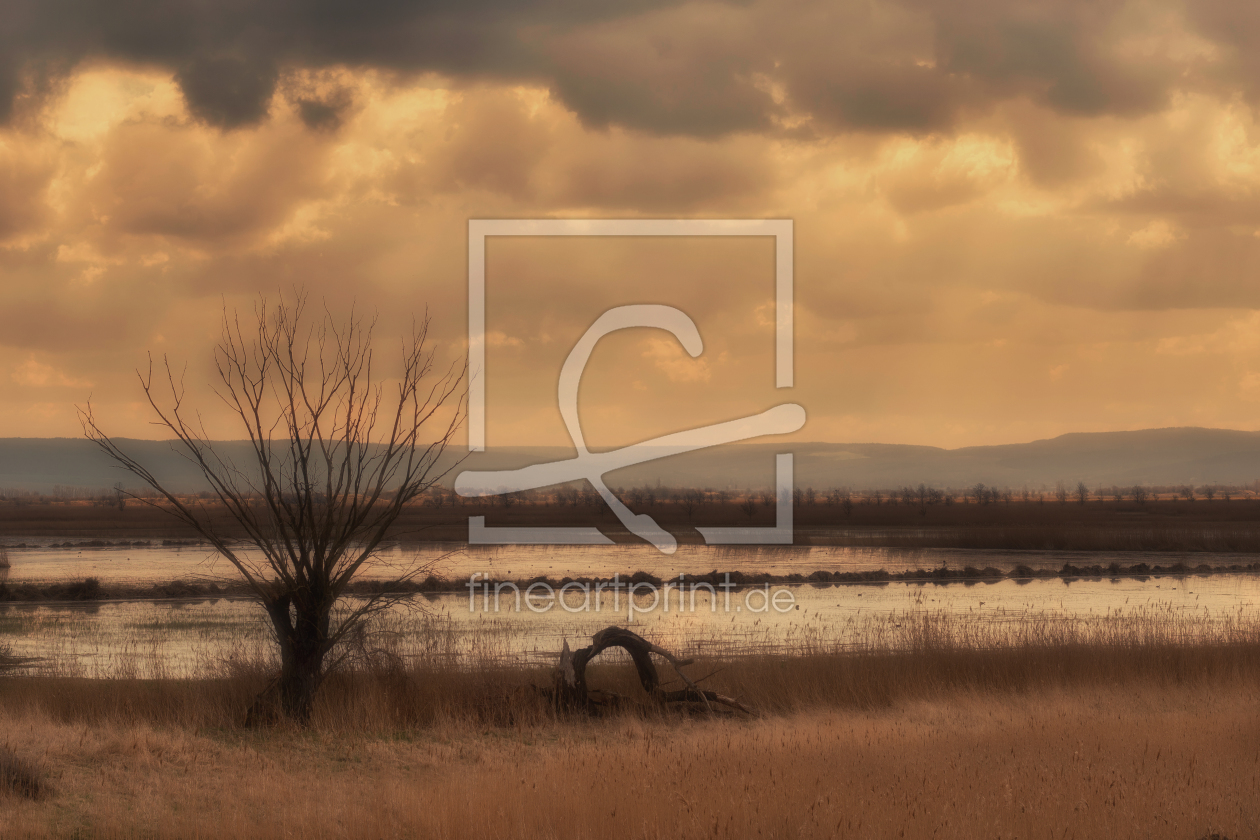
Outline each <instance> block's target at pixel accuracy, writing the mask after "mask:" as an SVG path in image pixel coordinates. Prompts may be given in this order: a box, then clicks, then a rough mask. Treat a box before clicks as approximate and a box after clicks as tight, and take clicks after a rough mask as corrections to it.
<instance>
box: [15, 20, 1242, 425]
mask: <svg viewBox="0 0 1260 840" xmlns="http://www.w3.org/2000/svg"><path fill="white" fill-rule="evenodd" d="M4 17H5V23H4V26H3V28H2V29H0V388H2V389H3V395H4V396H3V399H0V437H51V436H77V435H80V434H81V430H80V426H79V421H78V419H77V414H76V410H75V406H76V404H77V405H82V404H84V403H85V402H86V401H87V400H89V399H90V400H91V402H92V404H93V406H94V409H95V411H96V414H97V417H98V420H99V421H100V422H101V425H102V427H103V428H104V429H105V430H106V431H108V432H110V433H112V434H115V435H120V436H130V437H162V436H163V434H162V430H161V429H160V428H158V427H155V426H153V425H151V422H150V421H151V420H152V415H151V412H150V410H149V409H148V407H147V405H146V404H145V403H144V402H143V399H142V397H143V395H142V392H141V390H140V387H139V384H138V382H137V379H136V370H137V368H140V369H144V368H146V367H147V365H148V359H149V354H153V356H154V358H156V359H158V360H159V362H160V360H161V359H162V357H163V356H166V357H168V358H169V359H171V361H172V364H173V365H174V366H175V369H176V370H177V371H182V375H183V379H184V382H185V383H186V385H187V387H188V389H189V400H190V403H191V404H192V405H195V406H196V407H199V408H201V409H202V410H203V411H204V412H205V414H204V416H205V417H206V419H207V424H208V427H209V429H210V430H211V432H212V433H214V434H215V435H216V436H221V437H239V436H240V434H239V430H237V429H236V428H235V427H234V426H233V425H232V423H231V418H230V417H229V416H227V415H225V414H224V412H223V411H222V410H221V409H220V408H219V407H218V404H217V403H216V402H215V400H214V397H213V395H212V394H211V393H210V392H209V391H208V390H207V387H208V385H209V383H211V382H212V380H213V378H214V370H213V367H212V364H211V358H212V348H213V346H214V344H215V342H216V340H218V337H219V330H220V323H221V319H222V314H223V311H224V310H225V309H226V310H228V311H239V312H244V313H248V312H250V311H251V310H252V307H253V306H254V305H255V303H256V301H257V300H258V298H259V296H260V295H265V296H267V297H268V298H270V299H272V300H274V299H275V298H276V297H277V296H278V295H281V294H286V293H291V292H292V290H294V289H303V290H305V291H306V293H307V294H308V295H309V296H310V298H311V300H313V301H316V302H317V304H318V307H317V308H322V307H326V308H327V309H328V311H330V312H332V313H334V315H335V316H337V317H341V316H342V315H344V313H347V312H349V310H350V307H351V306H352V305H353V306H354V307H355V311H356V312H358V313H360V314H363V315H365V316H366V317H375V318H376V319H377V323H376V328H375V330H376V331H375V337H376V342H377V352H378V356H379V358H380V360H381V362H380V365H379V366H378V373H379V375H381V376H384V377H386V378H388V376H389V375H390V370H391V368H390V364H389V359H391V358H393V357H394V356H396V355H397V354H396V348H397V345H398V340H399V338H400V337H401V336H402V335H403V334H404V333H405V332H406V331H407V330H408V329H409V327H410V324H411V322H412V320H413V319H418V318H423V317H424V315H425V313H426V312H427V313H428V315H429V317H430V318H431V319H432V329H431V333H430V339H431V341H432V346H433V349H434V351H435V354H436V358H437V359H438V361H439V362H440V363H441V364H449V363H455V364H459V363H460V362H461V360H462V358H463V354H464V353H465V350H466V346H467V326H466V317H467V302H466V301H467V249H468V243H467V226H468V220H469V219H486V218H637V217H646V218H782V219H791V220H793V222H794V245H795V261H794V268H795V292H796V293H795V369H796V371H795V387H793V388H791V389H783V390H778V389H776V388H775V387H774V374H773V372H774V361H773V346H774V345H773V341H774V335H773V324H774V317H775V313H774V307H773V299H774V297H773V283H774V276H773V271H774V251H773V246H772V244H771V243H770V241H769V240H767V239H764V238H762V239H759V238H748V239H741V240H733V239H727V238H702V239H691V240H682V239H678V240H637V241H621V240H616V241H614V240H610V239H586V240H580V241H579V240H574V239H564V240H560V239H530V238H512V239H496V240H491V242H490V244H489V246H488V251H487V256H486V265H487V269H486V272H487V274H486V276H487V280H486V283H487V304H486V305H487V329H488V335H487V344H488V355H487V365H486V369H485V371H483V372H482V375H484V377H485V383H486V391H487V440H488V443H489V444H490V445H491V446H494V445H496V444H497V445H509V444H510V445H526V444H536V445H560V444H565V443H567V442H568V438H567V435H566V432H565V430H564V427H563V425H562V423H561V419H560V415H559V411H558V409H557V406H556V390H555V389H556V381H557V376H558V373H559V369H560V366H561V364H562V363H563V361H564V358H565V356H566V355H567V353H568V352H569V349H570V348H571V347H572V346H573V345H574V343H575V342H576V341H577V340H578V338H579V337H580V336H581V335H582V333H583V332H584V331H585V330H586V328H587V327H589V326H590V324H591V323H592V322H593V321H594V320H595V319H596V318H597V317H598V316H599V315H600V314H601V313H602V312H603V311H605V310H606V309H608V308H610V307H613V306H618V305H623V304H627V303H661V304H667V305H671V306H676V307H678V308H680V309H682V310H683V311H684V312H686V313H687V315H688V316H690V317H691V318H692V319H693V321H694V322H695V324H696V325H697V327H698V328H699V330H700V333H701V335H702V336H703V338H704V341H705V347H704V352H703V353H702V354H701V355H700V356H699V357H698V358H695V359H692V358H691V357H689V356H688V355H687V354H686V353H685V352H684V351H683V350H682V348H681V347H680V346H679V345H678V343H677V342H676V341H674V340H673V339H672V338H671V337H670V336H669V335H668V334H666V333H663V332H660V331H651V330H637V331H633V332H625V333H620V334H616V335H613V336H610V337H608V338H606V339H604V341H602V342H601V343H600V345H599V347H598V348H597V350H596V352H595V354H594V355H593V357H592V359H591V362H590V364H589V365H588V367H587V370H586V373H585V377H584V379H583V388H582V391H581V401H580V406H581V412H582V422H583V429H584V431H585V434H586V436H587V438H588V440H589V442H590V443H591V444H592V445H593V446H596V447H603V446H620V445H625V444H628V443H632V442H635V441H637V440H642V439H645V438H648V437H652V436H654V435H658V434H664V433H667V432H673V431H679V430H682V429H687V428H691V427H695V426H703V425H707V424H710V423H716V422H719V421H724V420H730V419H733V418H737V417H742V416H746V415H749V414H753V413H756V412H758V411H762V410H764V409H766V408H768V407H770V406H772V405H776V404H778V403H782V402H788V401H791V402H796V403H799V404H800V405H802V406H804V407H805V409H806V412H807V414H808V420H807V422H806V425H805V427H804V428H803V429H802V430H801V431H800V432H798V433H796V435H795V437H796V439H799V440H810V441H835V442H886V443H910V444H924V445H932V446H943V447H950V448H954V447H960V446H972V445H982V444H995V443H1014V442H1021V441H1028V440H1034V439H1040V438H1047V437H1053V436H1055V435H1058V434H1062V433H1065V432H1075V431H1111V430H1124V429H1139V428H1152V427H1167V426H1207V427H1220V428H1236V429H1248V430H1253V429H1257V428H1260V419H1258V417H1260V415H1258V412H1260V275H1258V274H1257V269H1258V268H1260V191H1258V189H1260V145H1258V144H1260V125H1258V124H1257V110H1256V109H1257V104H1258V103H1260V6H1257V5H1256V4H1254V3H1251V2H1245V1H1244V0H1197V1H1196V2H1192V3H1191V2H1186V3H1181V2H1165V0H1145V1H1144V2H1107V0H1102V2H1098V0H1088V2H1086V1H1085V0H1082V1H1081V2H1077V1H1076V0H1059V1H1058V2H1049V1H1048V0H1013V1H1012V0H907V2H891V1H890V0H873V1H872V2H835V0H830V1H828V0H775V2H766V0H739V2H710V0H618V2H611V0H526V1H525V2H501V0H464V1H463V2H458V3H455V2H442V1H441V0H439V2H432V3H424V4H416V3H401V2H396V0H370V1H369V2H363V3H356V4H339V3H332V2H327V1H326V0H324V1H322V2H313V3H297V2H265V3H264V2H257V0H228V1H227V2H219V3H202V2H198V3H193V2H167V1H164V0H151V1H150V2H145V1H144V0H138V2H134V3H128V4H116V3H107V2H104V0H44V1H43V2H41V1H40V0H8V2H7V3H6V4H5V11H4Z"/></svg>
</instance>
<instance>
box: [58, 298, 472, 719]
mask: <svg viewBox="0 0 1260 840" xmlns="http://www.w3.org/2000/svg"><path fill="white" fill-rule="evenodd" d="M254 314H255V316H256V321H257V323H256V325H251V327H250V329H248V330H242V327H241V323H240V318H239V316H238V315H237V314H236V313H231V314H229V312H228V310H226V309H225V310H224V317H223V334H222V339H221V341H220V343H219V344H218V345H217V346H216V348H215V353H214V358H215V362H216V366H217V369H218V380H219V381H218V383H216V385H215V386H214V388H215V392H216V393H217V394H218V396H219V397H220V398H221V399H222V400H223V401H224V403H226V405H227V406H228V408H229V409H230V410H231V411H232V412H233V413H234V414H235V415H236V416H237V417H239V420H240V422H241V424H242V425H243V427H244V431H245V433H246V435H247V437H248V442H249V444H250V450H249V452H250V456H251V458H250V459H249V463H248V467H246V468H242V467H241V466H238V465H237V464H236V463H234V462H233V461H232V460H231V459H230V458H228V457H227V455H226V453H224V452H222V451H216V448H215V445H214V444H213V443H212V442H211V440H210V438H209V436H208V435H207V432H206V429H205V427H204V425H203V424H202V421H201V417H200V414H199V413H197V412H195V411H193V410H191V409H190V408H189V407H188V406H187V405H186V402H185V396H186V395H185V391H184V383H183V381H182V377H177V376H176V375H175V374H174V373H173V371H172V369H171V364H170V361H169V359H166V358H165V357H164V358H163V368H164V372H165V376H164V378H165V383H164V384H159V383H158V382H155V380H154V374H153V364H152V361H150V365H149V370H148V372H147V373H141V372H139V371H137V376H138V377H139V379H140V385H141V388H142V389H143V390H144V394H145V397H146V398H147V399H148V401H149V405H150V407H151V408H152V410H153V411H154V413H155V414H156V416H157V418H158V419H157V421H156V422H157V423H158V425H161V426H164V427H166V429H168V430H169V431H170V432H171V433H172V434H173V435H174V436H175V441H174V442H173V445H174V446H176V448H177V449H179V450H180V451H181V453H182V454H183V455H184V456H185V457H186V458H187V459H188V460H190V461H191V462H192V463H193V464H195V465H196V466H197V467H198V468H199V469H200V471H201V474H202V476H203V477H204V479H205V481H206V482H207V484H208V485H209V486H210V488H211V490H212V491H213V494H212V503H217V505H218V506H220V507H219V509H220V510H221V511H226V513H227V514H228V517H227V518H228V519H230V520H231V521H232V523H233V524H234V525H235V527H236V528H237V529H239V531H240V532H243V534H244V540H243V541H241V542H237V541H235V540H233V539H231V538H230V537H229V536H228V535H227V534H225V533H224V532H223V529H222V521H223V519H222V517H221V516H220V517H217V518H216V517H214V516H212V515H211V510H210V509H208V508H207V506H206V504H205V502H204V501H203V500H201V499H190V498H189V497H184V496H180V495H178V494H177V493H175V492H173V491H172V490H171V489H169V488H168V487H166V486H164V485H163V484H162V482H160V481H159V480H158V478H157V477H156V476H155V475H154V474H153V473H152V472H151V471H150V470H149V469H148V468H147V467H145V466H144V465H143V464H141V463H140V462H139V461H137V460H135V459H134V458H133V457H132V456H130V455H128V454H127V453H126V452H124V451H123V450H122V449H121V448H119V446H118V445H117V444H116V443H115V442H114V441H113V440H111V439H110V438H109V437H108V436H107V435H106V434H105V433H104V432H103V431H102V430H101V427H100V426H99V424H98V422H97V418H96V417H95V415H94V414H93V412H92V406H91V404H90V403H89V404H88V405H87V406H86V407H85V408H81V409H80V420H81V421H82V423H83V429H84V433H85V434H86V436H87V437H88V438H89V439H90V440H92V441H94V442H95V443H96V444H97V445H98V446H100V448H101V449H102V450H104V451H105V453H106V454H108V455H109V456H110V457H111V458H112V459H113V460H114V461H116V462H117V463H118V464H120V465H121V466H123V467H124V468H126V469H127V470H128V471H130V472H131V473H132V474H134V475H135V476H137V477H138V478H140V479H141V480H142V481H144V482H145V484H147V485H149V487H151V488H153V490H154V491H156V496H157V498H156V499H155V500H154V501H152V502H150V503H151V504H153V505H154V506H155V507H159V508H160V509H161V510H163V511H166V512H167V513H169V514H171V515H172V516H174V517H175V518H176V519H178V520H180V521H181V522H183V523H185V524H186V525H188V526H189V527H191V528H193V529H194V530H195V531H196V532H197V533H198V534H200V535H201V536H202V537H203V538H204V539H206V540H207V541H208V542H209V543H210V544H211V545H213V546H214V548H215V549H216V550H217V551H218V552H219V554H221V555H222V556H223V557H224V558H226V559H227V561H228V562H230V563H231V564H232V565H233V566H234V567H235V568H236V570H237V571H238V572H239V573H240V575H241V577H243V578H244V579H245V582H246V583H247V584H248V586H249V588H250V590H251V591H252V592H253V594H254V596H255V597H257V598H258V600H259V601H260V602H261V603H262V605H263V607H264V608H265V609H266V611H267V615H268V617H269V618H270V620H271V626H272V629H273V631H274V634H275V638H276V641H277V643H278V645H279V649H280V663H281V669H280V675H279V677H278V678H277V681H276V683H274V684H273V689H272V690H275V691H278V693H279V700H280V708H281V710H282V711H283V712H284V714H285V715H286V716H288V717H290V718H291V719H293V720H295V721H297V722H299V723H302V724H305V723H308V722H309V720H310V715H311V709H312V705H313V702H314V698H315V695H316V692H317V691H318V689H319V686H320V684H321V682H322V681H323V678H324V676H325V675H326V673H327V671H328V667H327V666H329V665H330V664H331V665H333V666H335V664H336V661H335V660H334V661H333V662H332V663H328V662H326V659H327V658H328V656H329V654H330V653H331V652H332V651H333V649H334V648H335V647H336V646H337V644H338V643H339V642H340V641H342V640H343V639H344V638H346V636H347V634H348V633H349V632H350V631H351V630H353V629H354V628H355V627H356V626H358V625H360V624H361V622H362V621H363V620H364V619H365V618H366V617H367V616H368V615H370V614H372V613H373V612H374V611H376V610H378V609H380V608H382V607H383V606H384V604H385V603H387V602H386V601H383V600H382V597H383V596H375V597H368V598H364V599H362V600H358V601H355V602H353V603H349V604H348V603H342V604H341V605H340V606H338V604H339V601H340V600H341V599H342V598H343V596H344V595H345V594H346V593H347V589H348V587H349V586H350V583H351V582H352V580H353V579H354V578H355V576H356V575H357V574H359V573H360V572H361V571H362V570H363V569H364V565H365V564H366V563H368V561H369V560H370V559H372V558H373V557H374V556H375V555H376V553H377V549H378V548H379V546H380V545H381V543H382V541H384V540H385V539H387V537H391V536H393V533H392V526H393V525H394V523H395V522H396V520H397V519H398V516H399V514H400V513H401V512H402V510H403V507H404V505H406V504H407V503H408V502H410V501H412V500H413V499H416V498H417V497H418V496H419V495H420V494H422V493H424V492H425V491H426V490H428V489H429V488H430V487H432V486H433V484H434V482H436V481H437V480H438V479H439V478H441V477H442V473H441V472H440V470H439V469H438V467H437V461H438V458H439V457H440V456H441V455H442V453H443V451H444V450H445V449H446V447H447V445H448V444H449V443H450V441H451V437H452V436H453V434H454V433H455V431H456V429H457V428H458V426H459V425H460V423H461V421H462V417H463V406H464V402H463V396H462V393H460V391H461V388H462V383H463V376H464V371H463V370H462V369H458V368H456V367H451V368H449V369H448V370H447V371H446V372H445V374H439V373H437V372H435V370H434V357H433V351H432V350H431V349H429V347H428V346H427V342H426V339H427V337H428V330H429V319H428V317H427V316H426V317H425V319H424V321H423V322H422V323H420V325H419V326H418V327H417V328H415V329H413V331H412V334H411V335H410V336H409V337H408V339H407V340H406V341H404V342H403V345H402V368H401V371H400V372H399V373H398V375H397V376H396V377H391V379H390V389H389V390H390V393H389V398H388V399H387V398H386V390H385V385H384V384H383V383H382V382H381V381H379V380H376V379H374V378H373V373H374V371H373V368H372V361H373V352H372V328H373V326H374V322H369V323H367V324H366V325H365V324H364V323H363V321H362V320H360V319H358V318H356V317H355V316H354V314H353V313H352V314H351V315H350V317H349V318H348V319H347V320H346V321H344V322H338V321H336V320H335V319H334V318H333V317H332V315H331V314H329V313H327V312H325V314H324V317H323V318H320V319H317V320H315V321H314V322H312V321H311V320H310V319H307V318H306V317H305V316H306V295H305V294H304V293H301V292H297V293H295V294H294V296H292V297H288V298H282V299H281V300H280V301H279V302H278V303H277V304H276V305H275V306H269V305H268V304H267V302H266V301H265V300H260V301H259V302H258V304H257V305H256V306H255V313H254ZM395 388H396V392H395ZM168 389H169V394H167V393H166V391H167V390H168ZM443 406H446V409H447V411H448V412H449V416H446V417H443V414H442V412H441V409H442V407H443ZM430 429H433V430H434V434H432V435H429V436H422V435H423V433H424V432H427V431H429V430H430ZM424 568H425V566H424V565H422V564H418V563H416V564H411V565H410V567H409V568H406V569H401V570H397V569H396V570H394V571H395V572H397V576H396V577H395V581H394V582H395V583H400V582H403V581H405V580H408V579H410V578H411V577H414V576H415V575H416V574H418V573H419V572H420V571H422V570H423V569H424ZM384 589H385V590H386V591H388V589H389V587H384ZM395 591H396V590H395ZM334 608H336V609H334ZM261 699H262V698H260V700H261Z"/></svg>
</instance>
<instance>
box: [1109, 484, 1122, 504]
mask: <svg viewBox="0 0 1260 840" xmlns="http://www.w3.org/2000/svg"><path fill="white" fill-rule="evenodd" d="M1111 496H1112V498H1114V499H1115V501H1116V504H1119V503H1120V502H1123V501H1124V489H1123V488H1121V487H1119V486H1117V485H1112V487H1111Z"/></svg>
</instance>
